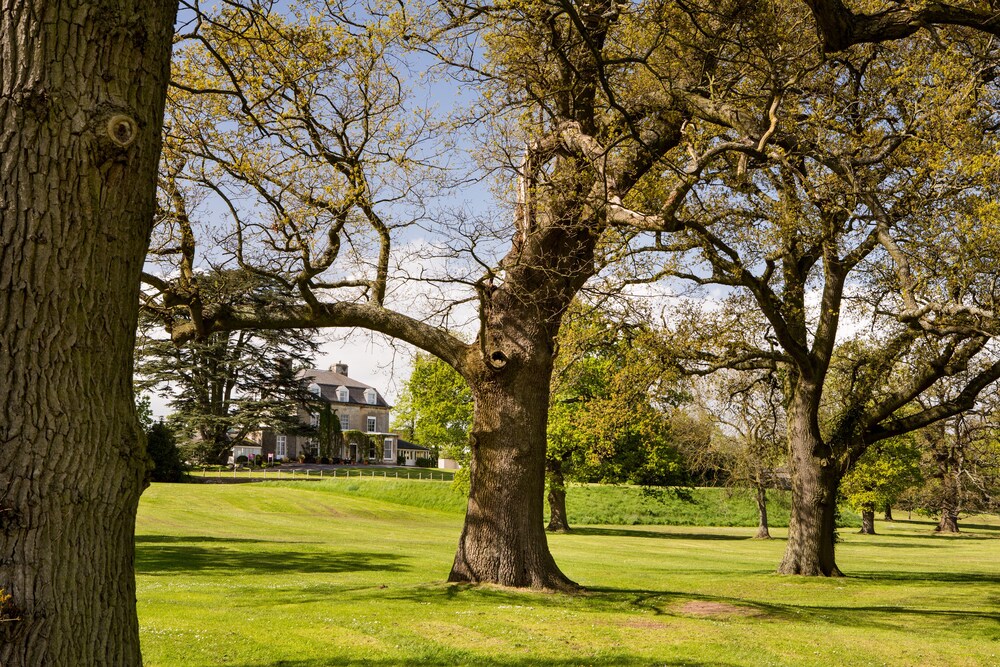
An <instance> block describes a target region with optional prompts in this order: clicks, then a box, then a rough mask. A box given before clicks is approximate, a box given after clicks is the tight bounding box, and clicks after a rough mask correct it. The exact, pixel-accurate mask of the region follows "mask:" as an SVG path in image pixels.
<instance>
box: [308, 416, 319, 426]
mask: <svg viewBox="0 0 1000 667" xmlns="http://www.w3.org/2000/svg"><path fill="white" fill-rule="evenodd" d="M309 425H310V426H312V427H313V428H318V427H319V414H313V413H311V412H310V413H309Z"/></svg>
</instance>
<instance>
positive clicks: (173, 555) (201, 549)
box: [135, 536, 407, 576]
mask: <svg viewBox="0 0 1000 667" xmlns="http://www.w3.org/2000/svg"><path fill="white" fill-rule="evenodd" d="M147 537H150V538H152V539H142V540H140V539H138V538H137V540H136V542H137V544H136V554H135V569H136V572H137V573H138V574H153V575H155V574H173V573H181V572H183V573H196V574H197V573H201V574H219V573H231V574H233V575H234V576H238V575H246V574H256V575H260V574H276V573H279V572H280V573H310V572H311V573H321V574H337V573H341V572H358V571H363V570H380V571H383V572H400V571H403V570H406V569H407V567H406V566H405V565H403V564H402V563H401V562H400V561H402V560H404V559H405V556H398V555H394V554H384V553H375V552H365V551H333V552H331V551H325V550H315V551H304V550H294V549H286V548H269V547H268V545H276V546H277V545H287V544H289V543H288V542H267V541H258V540H242V539H230V538H212V537H206V538H201V537H189V538H169V537H166V536H147ZM158 537H163V538H164V539H162V540H159V539H157V538H158ZM144 543H145V544H144ZM200 543H206V544H207V546H201V545H200ZM226 543H237V544H254V545H256V546H254V547H250V548H242V549H240V548H226V547H225V546H222V545H225V544H226Z"/></svg>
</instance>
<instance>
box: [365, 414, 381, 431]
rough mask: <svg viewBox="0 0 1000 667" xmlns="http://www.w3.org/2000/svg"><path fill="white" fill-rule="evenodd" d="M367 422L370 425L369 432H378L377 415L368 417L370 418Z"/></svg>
mask: <svg viewBox="0 0 1000 667" xmlns="http://www.w3.org/2000/svg"><path fill="white" fill-rule="evenodd" d="M365 424H366V426H367V427H368V432H369V433H378V418H377V417H368V419H367V420H366V422H365Z"/></svg>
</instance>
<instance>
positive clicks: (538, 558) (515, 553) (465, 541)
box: [448, 312, 578, 590]
mask: <svg viewBox="0 0 1000 667" xmlns="http://www.w3.org/2000/svg"><path fill="white" fill-rule="evenodd" d="M503 320H504V322H511V323H514V324H515V325H516V328H515V330H516V334H515V333H509V334H508V335H510V336H511V337H512V338H513V337H514V336H515V335H516V336H518V338H517V343H518V344H517V350H518V355H517V357H513V356H512V357H511V358H510V359H506V358H499V355H498V359H499V362H498V364H497V366H498V367H496V368H486V369H484V371H483V372H482V374H481V375H480V376H479V377H477V378H475V380H474V381H473V382H470V386H471V389H472V394H473V397H474V399H475V411H474V414H473V426H472V437H471V442H472V452H471V457H470V468H469V474H470V491H469V505H468V510H467V512H466V517H465V526H464V528H463V529H462V535H461V538H460V540H459V545H458V552H457V553H456V555H455V562H454V565H453V566H452V570H451V574H450V576H449V577H448V580H449V581H460V582H461V581H464V582H473V583H493V584H499V585H501V586H515V587H521V588H535V589H546V590H575V589H577V588H578V587H577V586H576V584H574V583H573V582H572V581H570V580H569V579H568V578H567V577H566V576H565V575H564V574H563V573H562V572H561V571H560V570H559V567H558V566H557V565H556V563H555V560H554V559H553V558H552V555H551V553H550V552H549V548H548V541H547V540H546V538H545V524H544V516H543V514H544V497H545V448H546V422H547V419H548V405H549V380H550V378H551V375H552V356H551V352H550V351H549V348H548V346H547V343H548V341H547V340H545V336H546V334H545V332H544V331H540V330H542V329H544V327H537V328H535V327H532V325H531V321H530V318H529V317H528V316H526V315H519V314H518V313H516V312H515V313H510V312H508V313H506V314H505V315H504V318H503ZM499 326H501V325H498V327H499ZM533 332H534V333H535V334H536V336H532V335H531V333H533ZM539 339H541V340H539Z"/></svg>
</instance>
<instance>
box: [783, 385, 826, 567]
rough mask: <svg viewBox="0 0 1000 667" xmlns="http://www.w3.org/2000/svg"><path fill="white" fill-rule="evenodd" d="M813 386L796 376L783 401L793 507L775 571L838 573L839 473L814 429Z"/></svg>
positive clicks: (816, 425) (815, 403)
mask: <svg viewBox="0 0 1000 667" xmlns="http://www.w3.org/2000/svg"><path fill="white" fill-rule="evenodd" d="M818 411H819V401H818V388H817V387H815V386H813V385H810V384H809V383H808V382H806V381H803V380H799V381H798V382H797V386H795V388H794V391H793V394H792V398H791V400H790V401H789V405H788V418H787V419H788V449H789V465H790V468H791V473H792V512H791V517H790V519H789V524H788V545H787V546H786V547H785V555H784V558H783V559H782V561H781V564H780V565H779V566H778V572H779V573H780V574H801V575H809V576H827V577H831V576H840V575H841V573H840V570H839V569H838V568H837V563H836V559H835V558H834V541H835V539H836V527H837V524H836V520H837V488H838V486H839V484H840V474H839V470H838V467H837V465H836V462H835V460H834V457H833V453H832V451H831V449H830V447H829V445H828V444H827V443H825V442H823V439H822V437H821V436H820V432H819V423H818V421H817V414H818Z"/></svg>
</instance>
